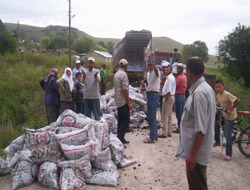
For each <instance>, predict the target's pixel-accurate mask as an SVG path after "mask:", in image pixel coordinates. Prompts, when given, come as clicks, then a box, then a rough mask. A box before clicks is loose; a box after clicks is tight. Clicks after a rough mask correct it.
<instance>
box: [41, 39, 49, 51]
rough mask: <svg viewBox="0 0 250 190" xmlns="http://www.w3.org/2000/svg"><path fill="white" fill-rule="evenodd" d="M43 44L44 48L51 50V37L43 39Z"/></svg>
mask: <svg viewBox="0 0 250 190" xmlns="http://www.w3.org/2000/svg"><path fill="white" fill-rule="evenodd" d="M41 44H42V47H43V48H45V49H49V48H50V45H51V39H50V37H49V36H44V37H42V39H41Z"/></svg>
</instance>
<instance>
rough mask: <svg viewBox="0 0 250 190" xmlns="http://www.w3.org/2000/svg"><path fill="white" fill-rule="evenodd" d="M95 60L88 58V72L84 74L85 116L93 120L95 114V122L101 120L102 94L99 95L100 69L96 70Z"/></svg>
mask: <svg viewBox="0 0 250 190" xmlns="http://www.w3.org/2000/svg"><path fill="white" fill-rule="evenodd" d="M94 66H95V58H93V57H89V58H88V70H87V71H86V72H84V71H82V73H83V83H84V85H85V91H84V115H86V116H87V117H89V118H91V113H92V112H93V114H94V116H95V120H100V119H101V112H100V100H99V97H100V94H99V82H100V80H101V78H100V72H99V70H98V69H95V68H94Z"/></svg>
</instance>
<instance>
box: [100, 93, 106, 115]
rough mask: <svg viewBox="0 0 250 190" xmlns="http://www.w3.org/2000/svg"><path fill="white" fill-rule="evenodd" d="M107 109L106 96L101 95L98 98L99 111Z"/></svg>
mask: <svg viewBox="0 0 250 190" xmlns="http://www.w3.org/2000/svg"><path fill="white" fill-rule="evenodd" d="M106 108H107V96H106V95H102V96H100V110H101V111H103V110H106Z"/></svg>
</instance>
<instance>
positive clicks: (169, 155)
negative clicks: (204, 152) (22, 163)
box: [0, 114, 250, 190]
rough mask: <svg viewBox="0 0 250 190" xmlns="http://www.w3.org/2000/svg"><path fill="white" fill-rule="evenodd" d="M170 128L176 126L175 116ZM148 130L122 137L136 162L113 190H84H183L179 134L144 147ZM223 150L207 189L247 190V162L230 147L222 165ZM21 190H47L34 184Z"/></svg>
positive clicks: (100, 189) (94, 189)
mask: <svg viewBox="0 0 250 190" xmlns="http://www.w3.org/2000/svg"><path fill="white" fill-rule="evenodd" d="M173 117H174V125H175V126H176V119H175V114H173ZM148 133H149V130H148V129H143V130H141V129H136V130H134V132H130V133H127V134H126V139H127V140H128V141H130V143H129V144H128V145H126V149H125V153H126V154H127V155H130V156H133V157H135V158H137V163H136V164H134V165H131V166H128V167H126V168H124V169H119V171H120V178H119V179H118V183H119V184H118V185H117V186H116V187H104V186H96V185H87V190H151V189H152V190H163V189H164V190H166V189H167V190H186V189H188V184H187V180H186V173H185V162H184V160H181V159H177V158H176V157H175V152H176V148H177V146H178V142H179V134H175V133H173V135H172V137H168V138H166V139H159V140H158V141H157V142H156V143H155V144H145V143H143V139H145V138H146V137H148ZM224 156H225V148H224V149H223V151H222V147H216V148H213V153H212V157H211V159H210V162H209V165H208V170H207V174H208V187H209V189H211V190H238V189H240V190H249V189H250V159H247V158H246V157H244V156H243V155H242V154H241V153H240V152H239V149H238V147H237V145H234V146H233V160H232V161H228V162H226V161H224V160H223V158H224ZM0 189H2V190H11V177H10V175H7V176H4V177H0ZM21 189H22V190H48V189H49V188H47V187H42V186H41V185H40V184H39V183H38V182H34V183H33V184H32V185H30V186H28V187H24V188H21Z"/></svg>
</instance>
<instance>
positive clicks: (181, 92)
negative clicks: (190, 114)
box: [173, 63, 187, 133]
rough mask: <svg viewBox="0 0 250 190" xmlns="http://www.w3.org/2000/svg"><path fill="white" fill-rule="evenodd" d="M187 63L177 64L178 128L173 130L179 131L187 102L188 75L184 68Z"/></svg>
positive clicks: (176, 97)
mask: <svg viewBox="0 0 250 190" xmlns="http://www.w3.org/2000/svg"><path fill="white" fill-rule="evenodd" d="M184 68H185V65H184V64H182V63H179V64H178V65H177V75H178V76H177V78H176V80H175V81H176V90H175V114H176V118H177V121H178V128H177V129H176V130H175V131H173V132H174V133H179V131H180V126H181V116H182V113H183V109H184V105H185V102H186V97H185V92H186V90H187V77H186V75H184V73H183V70H184Z"/></svg>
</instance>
